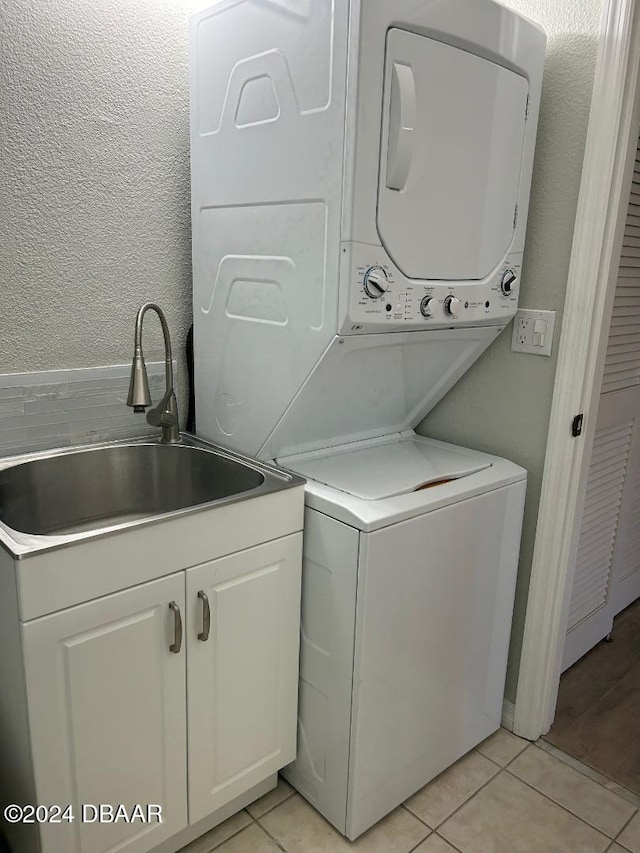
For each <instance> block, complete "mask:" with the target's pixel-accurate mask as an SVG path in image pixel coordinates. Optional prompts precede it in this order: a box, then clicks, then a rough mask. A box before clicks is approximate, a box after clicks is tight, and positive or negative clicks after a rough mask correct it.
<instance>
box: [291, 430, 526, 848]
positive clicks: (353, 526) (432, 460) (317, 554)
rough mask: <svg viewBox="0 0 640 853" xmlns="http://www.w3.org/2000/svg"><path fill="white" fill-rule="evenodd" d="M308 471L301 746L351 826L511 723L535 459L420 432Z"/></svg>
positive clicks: (317, 461)
mask: <svg viewBox="0 0 640 853" xmlns="http://www.w3.org/2000/svg"><path fill="white" fill-rule="evenodd" d="M279 461H280V463H281V464H282V465H283V466H286V467H288V468H290V469H292V470H294V471H296V472H298V473H300V474H302V475H303V476H305V477H307V478H308V482H307V498H306V506H307V509H306V513H305V528H304V562H303V599H302V600H303V607H302V638H301V659H300V692H299V739H298V757H297V760H296V762H295V763H294V764H292V765H290V766H289V767H288V768H286V769H285V771H284V775H285V776H286V778H287V779H288V780H289V781H290V782H291V783H292V785H294V786H295V787H296V788H297V789H298V790H299V791H300V792H301V793H302V794H303V795H304V796H305V797H306V798H307V799H308V800H309V802H311V803H312V804H313V805H314V806H315V807H316V808H317V809H318V811H320V812H322V814H323V815H324V816H325V817H326V818H327V819H328V820H329V821H331V823H332V824H333V825H334V826H335V827H337V829H339V830H340V832H342V833H343V834H345V835H347V837H349V838H351V839H353V838H356V837H357V836H358V835H360V834H361V833H362V832H364V831H365V830H366V829H368V828H369V827H370V826H372V824H374V823H375V822H376V821H378V820H380V818H382V817H383V816H384V815H386V814H387V813H388V812H390V811H391V810H392V809H393V808H395V807H396V806H397V805H399V804H400V803H401V802H403V801H404V800H405V799H406V798H407V797H409V796H411V794H413V793H414V792H415V791H417V790H418V789H419V788H421V787H422V786H423V785H424V784H426V783H427V782H428V781H429V780H431V779H433V778H434V776H436V775H437V774H438V773H440V772H441V771H442V770H444V769H445V768H446V767H448V766H449V765H450V764H453V762H454V761H456V760H457V759H458V758H460V757H461V756H462V755H464V754H465V753H466V752H468V751H469V750H470V749H472V748H473V747H474V746H476V745H477V744H478V743H479V742H480V741H481V740H484V738H486V737H488V736H489V735H490V734H491V733H492V732H494V731H495V730H496V729H497V728H498V726H499V725H500V718H501V714H502V697H503V692H504V678H505V667H506V659H507V652H508V647H509V632H510V627H511V613H512V609H513V596H514V590H515V581H516V571H515V567H516V565H517V560H518V550H519V544H520V527H521V523H522V510H523V505H524V496H525V488H526V472H525V471H524V470H522V469H521V468H519V467H518V466H517V465H514V464H513V463H511V462H507V461H505V460H504V459H498V458H496V457H492V456H488V455H486V454H483V453H478V452H475V451H471V450H463V449H462V448H459V447H455V446H453V445H449V444H443V443H442V442H437V441H433V440H431V439H427V438H422V437H419V436H416V435H415V434H414V433H412V432H408V433H405V434H401V435H400V434H399V435H395V436H388V437H385V438H380V439H371V440H368V441H363V442H356V443H355V444H350V445H348V446H345V447H343V448H341V449H339V450H336V449H335V448H334V449H332V450H331V452H329V453H327V452H326V451H325V452H316V453H310V454H302V455H300V456H297V457H289V458H285V459H281V460H279Z"/></svg>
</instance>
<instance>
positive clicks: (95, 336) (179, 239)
mask: <svg viewBox="0 0 640 853" xmlns="http://www.w3.org/2000/svg"><path fill="white" fill-rule="evenodd" d="M202 5H203V4H202V2H187V0H182V2H181V0H20V1H19V2H16V0H0V21H1V22H2V23H1V26H0V93H1V94H0V139H1V140H2V147H1V149H0V174H1V175H2V180H1V184H0V210H1V211H2V214H1V216H0V282H1V284H0V287H1V293H2V304H1V309H0V372H9V371H24V370H38V369H46V368H59V367H67V368H71V367H84V366H92V365H102V364H112V363H121V362H124V361H127V360H128V358H129V357H130V354H131V349H132V339H133V326H134V316H135V312H136V310H137V308H138V306H139V305H140V304H141V303H142V302H143V301H145V300H148V299H153V300H155V301H157V302H159V304H160V305H161V306H162V307H163V308H165V309H166V313H167V317H168V319H169V324H170V327H171V331H172V337H173V344H174V349H175V352H176V355H177V356H178V357H179V360H180V362H181V364H180V368H181V369H180V377H179V380H180V385H181V387H182V391H183V393H182V394H181V396H182V397H183V399H184V390H185V388H186V380H185V375H184V368H183V364H184V362H183V358H182V354H183V347H184V340H185V336H186V331H187V329H188V326H189V324H190V322H191V232H190V211H189V103H188V39H187V21H188V15H189V13H190V12H191V11H194V10H195V9H196V8H197V7H198V6H202ZM145 340H146V342H147V346H146V347H145V350H148V351H147V352H146V354H147V356H148V357H149V358H156V357H158V356H161V354H162V351H161V347H160V341H161V335H160V333H159V326H158V324H157V321H156V319H155V317H153V316H152V315H149V318H148V321H147V327H146V331H145ZM183 416H184V406H183Z"/></svg>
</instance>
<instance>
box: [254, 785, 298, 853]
mask: <svg viewBox="0 0 640 853" xmlns="http://www.w3.org/2000/svg"><path fill="white" fill-rule="evenodd" d="M288 799H290V797H287V800H288ZM287 800H283V801H282V802H283V803H286V801H287ZM278 805H282V803H278ZM277 807H278V806H274V808H277ZM272 811H273V809H269V811H268V812H265V813H264V814H263V815H260V818H255V817H253V816H252V815H250V817H251V819H252V820H253V822H254V823H256V824H257V825H258V826H259V827H260V829H261V830H262V831H263V832H264V834H265V835H266V836H267V837H268V838H270V839H271V840H272V841H273V843H274V844H275V845H276V847H277V848H278V850H281V851H282V853H288V851H287V849H286V847H284V845H282V844H281V843H280V842H279V841H278V839H277V838H274V836H273V835H272V834H271V833H270V832H269V830H268V829H267V828H266V826H263V825H262V824H261V823H260V820H261V819H262V818H263V817H265V816H266V815H268V814H270V813H271V812H272Z"/></svg>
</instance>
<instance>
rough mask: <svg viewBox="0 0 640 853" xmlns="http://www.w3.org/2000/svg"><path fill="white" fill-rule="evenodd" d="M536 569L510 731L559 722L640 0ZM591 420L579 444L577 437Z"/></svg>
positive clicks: (608, 74) (599, 181)
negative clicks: (576, 424)
mask: <svg viewBox="0 0 640 853" xmlns="http://www.w3.org/2000/svg"><path fill="white" fill-rule="evenodd" d="M602 11H603V14H602V24H601V35H600V44H599V51H598V59H597V63H596V70H595V77H594V87H593V95H592V103H591V113H590V117H589V127H588V131H587V140H586V147H585V157H584V164H583V172H582V181H581V185H580V194H579V198H578V207H577V213H576V222H575V230H574V235H573V248H572V252H571V263H570V267H569V275H568V280H567V292H566V299H565V308H564V318H563V324H562V335H561V338H560V345H559V355H558V365H557V370H556V377H555V386H554V394H553V402H552V408H551V417H550V422H549V433H548V437H547V447H546V455H545V464H544V472H543V481H542V490H541V496H540V509H539V513H538V525H537V532H536V540H535V546H534V553H533V561H532V566H531V581H530V586H529V598H528V603H527V611H526V617H525V627H524V637H523V646H522V656H521V660H520V669H519V674H518V687H517V694H516V702H515V708H514V718H513V730H514V732H515V733H516V734H518V735H520V736H522V737H525V738H528V739H530V740H536V739H537V738H538V737H540V735H542V734H545V733H546V732H547V731H548V730H549V728H550V726H551V723H552V722H553V718H554V714H555V707H556V702H557V696H558V686H559V683H560V675H561V664H562V652H563V648H564V639H565V635H566V630H567V622H568V613H569V604H570V599H571V588H572V584H573V572H574V568H575V560H576V551H577V547H578V538H579V530H580V521H581V516H582V510H583V506H584V498H585V491H586V485H587V474H588V468H589V461H590V458H591V451H592V447H593V438H594V434H595V423H596V418H597V412H598V404H599V398H600V387H601V384H602V373H603V368H604V359H605V356H606V345H607V337H608V329H609V323H610V318H611V312H612V307H613V298H614V293H615V286H616V279H617V267H618V261H619V255H620V249H621V245H622V234H623V231H624V218H623V217H621V215H620V214H621V206H623V207H624V211H625V212H626V207H627V203H628V198H626V197H625V173H626V165H627V156H628V154H629V148H630V145H632V146H633V149H634V150H635V147H636V145H637V124H636V122H637V109H638V100H639V97H638V95H639V85H638V84H639V68H640V0H604V3H603V10H602ZM580 413H583V414H584V427H583V431H582V435H580V436H579V437H574V436H573V435H572V422H573V419H574V417H575V416H576V415H578V414H580Z"/></svg>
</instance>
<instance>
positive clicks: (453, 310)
mask: <svg viewBox="0 0 640 853" xmlns="http://www.w3.org/2000/svg"><path fill="white" fill-rule="evenodd" d="M461 307H462V303H461V302H460V300H459V299H456V297H455V296H447V298H446V299H445V300H444V313H445V314H448V315H449V316H450V317H457V316H458V314H459V313H460V308H461Z"/></svg>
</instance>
